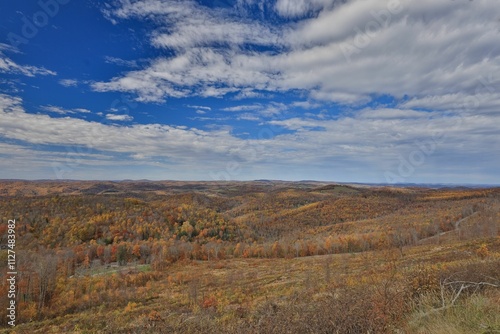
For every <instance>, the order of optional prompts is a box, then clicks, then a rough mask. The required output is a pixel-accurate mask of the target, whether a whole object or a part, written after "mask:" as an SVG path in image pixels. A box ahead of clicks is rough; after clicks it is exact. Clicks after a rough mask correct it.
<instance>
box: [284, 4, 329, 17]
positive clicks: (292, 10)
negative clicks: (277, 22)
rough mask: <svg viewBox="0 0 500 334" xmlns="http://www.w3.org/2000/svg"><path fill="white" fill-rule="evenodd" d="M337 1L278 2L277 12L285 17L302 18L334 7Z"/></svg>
mask: <svg viewBox="0 0 500 334" xmlns="http://www.w3.org/2000/svg"><path fill="white" fill-rule="evenodd" d="M334 4H335V0H277V1H276V4H275V10H276V11H277V12H278V14H279V15H281V16H284V17H291V18H295V17H302V16H307V15H309V14H311V13H312V12H316V11H319V10H321V9H323V8H325V7H332V6H333V5H334Z"/></svg>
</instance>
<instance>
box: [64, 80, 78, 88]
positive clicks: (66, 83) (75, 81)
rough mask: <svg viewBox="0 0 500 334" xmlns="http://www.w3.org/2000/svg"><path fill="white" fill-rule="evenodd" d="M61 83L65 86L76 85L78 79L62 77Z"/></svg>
mask: <svg viewBox="0 0 500 334" xmlns="http://www.w3.org/2000/svg"><path fill="white" fill-rule="evenodd" d="M59 84H60V85H61V86H64V87H76V86H78V80H76V79H61V80H59Z"/></svg>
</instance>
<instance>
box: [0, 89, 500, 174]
mask: <svg viewBox="0 0 500 334" xmlns="http://www.w3.org/2000/svg"><path fill="white" fill-rule="evenodd" d="M276 107H277V108H279V107H280V105H277V106H276ZM125 116H126V115H125ZM239 116H241V118H240V119H241V120H252V121H254V120H256V118H255V114H245V113H243V114H241V115H239ZM499 123H500V114H495V113H486V114H482V115H473V114H465V115H462V114H460V113H446V114H443V113H440V112H437V111H435V112H424V111H416V110H411V109H391V108H382V109H363V110H360V111H352V112H350V113H348V114H345V115H342V116H340V117H337V118H335V119H316V118H304V117H294V118H285V119H281V120H272V121H267V122H263V123H262V125H261V127H260V132H259V133H258V134H257V139H247V140H242V139H240V138H238V137H236V136H234V135H232V134H231V133H232V129H231V128H228V127H223V128H221V127H218V128H217V127H214V128H213V129H212V130H211V131H204V130H200V129H195V128H188V127H175V126H168V125H159V124H145V125H139V124H136V125H131V126H123V125H110V124H101V123H96V122H89V121H86V120H82V119H78V118H73V117H63V118H61V117H59V118H52V117H50V116H48V115H41V114H30V113H26V112H25V111H24V109H23V107H22V100H21V99H19V98H17V97H12V96H6V95H0V134H1V136H2V138H5V139H8V140H14V141H18V142H19V143H22V144H19V145H21V146H20V147H12V146H8V145H7V144H5V143H3V145H0V153H4V154H8V155H9V156H12V159H13V160H15V161H19V162H22V164H23V166H28V165H30V163H29V161H32V165H34V166H44V165H45V166H46V165H49V166H50V163H49V162H50V161H51V159H52V160H53V161H57V162H61V163H63V164H66V165H67V164H68V163H67V162H65V160H67V158H64V157H61V156H57V154H58V153H57V152H51V153H44V152H42V151H43V150H37V151H38V152H39V154H38V155H26V154H27V152H28V150H31V148H30V145H38V146H39V147H45V146H46V145H50V146H54V145H55V146H62V147H67V149H63V151H68V150H69V151H70V152H77V153H78V157H79V158H78V160H79V161H80V160H81V162H79V163H78V164H77V165H79V166H92V165H93V166H94V168H97V167H99V166H103V168H104V166H108V167H109V169H108V173H109V174H107V175H108V176H107V177H108V178H113V179H115V178H116V174H113V173H112V172H111V171H112V170H116V168H112V166H115V167H116V166H129V167H130V166H143V167H142V168H146V167H144V166H153V165H154V166H157V164H156V163H157V162H160V165H161V168H163V169H164V170H176V171H177V172H174V173H176V174H175V175H176V177H177V178H184V179H186V178H201V179H203V178H204V179H211V178H212V177H214V178H217V175H219V174H220V173H221V172H223V171H225V170H226V167H227V164H228V163H229V162H233V163H237V164H238V165H239V166H240V167H241V174H234V175H230V177H231V178H232V179H242V178H251V177H252V176H259V175H266V177H267V176H270V177H272V176H274V177H277V178H293V177H294V175H295V177H299V176H298V175H304V173H306V172H305V171H307V173H310V174H307V175H308V177H311V178H319V179H321V178H323V179H325V178H328V179H332V178H335V177H337V175H338V177H340V176H342V175H343V180H346V178H347V179H349V177H352V179H358V180H359V178H357V177H356V175H354V174H352V176H350V175H351V173H353V171H356V172H357V173H359V172H360V168H361V169H363V170H365V171H364V174H363V175H365V176H366V177H370V178H371V180H378V181H380V182H385V179H384V177H383V175H384V172H386V171H392V170H394V168H397V166H398V163H399V159H400V157H406V158H407V157H408V156H409V154H411V153H412V152H416V151H418V150H421V147H422V145H423V146H426V145H427V147H430V148H431V149H432V150H431V151H432V152H431V153H429V154H428V155H426V156H425V158H426V160H425V163H423V164H422V165H419V166H418V168H416V170H415V173H414V175H412V176H411V178H410V180H414V179H417V180H418V178H419V177H423V175H427V174H428V173H431V172H433V173H434V175H438V176H436V177H439V173H437V174H436V166H439V169H440V170H442V169H454V174H456V175H459V176H458V177H460V175H463V176H464V177H466V176H467V175H470V176H468V177H469V178H468V180H469V181H470V180H472V178H474V179H473V180H479V179H481V178H482V179H488V178H489V179H490V182H493V180H495V179H494V178H495V177H496V178H498V176H495V175H496V174H495V173H496V171H497V166H498V164H499V163H500V156H499V155H498V154H497V153H496V151H495V150H492V148H495V147H500V137H499V136H498V126H497V124H499ZM284 129H286V130H287V131H286V133H285V132H284ZM75 133H77V134H78V135H76V136H75ZM6 145H7V146H8V147H7V146H6ZM75 147H77V148H78V149H77V150H76V149H74V148H75ZM16 150H17V153H16ZM50 154H53V155H52V156H51V155H50ZM104 154H105V155H107V156H110V157H112V159H111V160H106V159H104V160H103V159H101V158H100V157H99V155H104ZM131 158H135V160H132V159H131ZM16 159H17V160H16ZM30 159H31V160H30ZM478 159H480V160H481V164H480V165H478V161H479V160H478ZM70 160H71V159H70ZM96 166H97V167H96ZM193 166H194V167H193ZM195 166H203V167H199V169H197V170H195V171H194V170H193V168H197V167H195ZM282 166H287V169H286V171H284V172H282V173H281V174H280V173H277V171H282V170H283V168H282ZM320 166H322V167H320ZM353 166H354V167H353ZM479 166H480V167H479ZM71 168H72V170H77V169H78V167H77V166H74V167H71ZM124 168H125V167H124ZM147 168H149V167H147ZM155 168H156V167H155ZM356 168H357V169H356ZM477 168H480V169H477ZM471 170H475V171H476V172H474V173H471V172H470V171H471ZM212 172H213V173H212ZM211 173H212V174H211ZM218 173H219V174H218ZM9 175H10V174H9ZM26 175H29V174H26ZM75 175H80V174H75ZM136 175H137V174H136ZM221 175H222V174H221ZM224 175H225V174H224ZM46 177H47V176H46ZM75 177H76V176H75ZM456 177H457V176H455V182H457V179H456ZM164 178H168V177H166V176H164ZM427 180H428V178H427ZM435 181H437V180H435ZM441 181H443V180H441ZM463 182H465V180H464V181H463Z"/></svg>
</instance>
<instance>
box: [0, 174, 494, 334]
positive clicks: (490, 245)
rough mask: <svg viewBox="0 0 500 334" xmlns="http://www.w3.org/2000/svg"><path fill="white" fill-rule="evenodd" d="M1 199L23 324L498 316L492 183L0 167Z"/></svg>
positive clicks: (309, 328)
mask: <svg viewBox="0 0 500 334" xmlns="http://www.w3.org/2000/svg"><path fill="white" fill-rule="evenodd" d="M0 211H1V212H2V216H1V217H2V218H1V219H2V220H1V222H0V243H1V244H2V245H8V235H9V229H8V221H9V220H13V219H15V221H16V227H15V234H16V250H15V251H16V261H17V262H16V266H17V271H18V273H19V274H18V276H17V283H16V284H17V291H16V292H17V307H18V308H17V311H18V313H17V324H18V326H17V327H16V331H17V332H19V333H24V332H30V333H33V332H35V333H37V332H46V331H47V329H48V328H51V331H52V332H61V333H67V332H76V333H79V332H82V333H84V332H96V333H130V332H133V333H139V332H157V333H164V332H168V333H224V332H227V333H246V332H255V331H257V332H262V333H285V332H288V333H307V332H310V333H317V332H322V331H323V330H324V331H326V332H336V331H337V332H343V333H348V332H350V333H366V332H372V333H393V332H397V331H399V332H401V331H402V332H405V333H430V332H433V333H439V332H453V333H487V332H488V331H489V332H491V333H494V332H495V331H498V330H500V317H499V316H498V315H499V314H500V309H499V308H498V305H499V303H498V301H499V299H498V298H499V297H500V295H499V292H498V290H499V289H498V287H499V286H500V276H499V275H500V239H499V237H498V236H499V232H498V231H499V229H498V228H499V227H500V189H498V188H491V189H487V188H485V189H482V188H478V189H455V188H454V189H426V188H390V187H380V186H374V187H367V186H363V187H358V186H352V185H339V184H328V183H317V182H309V181H304V182H300V183H293V182H282V181H267V180H265V181H263V180H261V181H254V182H174V181H162V182H150V181H123V182H110V181H106V182H101V181H62V182H57V181H36V182H28V181H6V182H0ZM2 248H5V247H2ZM0 255H1V258H2V260H1V261H0V272H1V273H2V285H0V289H1V291H0V293H1V294H4V295H7V292H8V289H9V286H8V284H7V281H6V279H5V275H6V273H7V272H8V270H7V262H8V261H7V258H8V249H2V250H1V252H0ZM7 302H8V301H7V299H2V300H1V301H0V308H2V309H6V307H7V304H6V303H7ZM325 310H328V311H325ZM118 319H120V320H118ZM7 320H8V319H7V318H5V317H3V318H1V320H0V323H1V324H2V325H5V326H8V325H7Z"/></svg>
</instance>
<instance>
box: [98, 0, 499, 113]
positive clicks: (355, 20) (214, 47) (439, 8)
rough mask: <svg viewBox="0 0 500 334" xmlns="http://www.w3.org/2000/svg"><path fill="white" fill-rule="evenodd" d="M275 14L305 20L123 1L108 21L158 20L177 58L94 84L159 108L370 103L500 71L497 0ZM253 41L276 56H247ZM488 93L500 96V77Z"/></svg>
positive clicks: (374, 0)
mask: <svg viewBox="0 0 500 334" xmlns="http://www.w3.org/2000/svg"><path fill="white" fill-rule="evenodd" d="M245 3H246V4H248V5H258V3H259V2H255V1H250V2H248V1H247V2H245ZM239 5H241V3H239ZM235 8H238V6H237V7H235ZM275 10H276V11H277V12H278V13H280V15H284V16H286V17H296V18H297V17H305V18H303V19H301V20H299V21H298V22H295V21H294V23H290V24H286V25H284V26H272V25H271V23H270V22H271V21H263V20H255V19H252V18H251V17H250V16H245V12H244V11H242V12H241V13H239V14H238V13H237V12H235V11H231V10H227V9H224V10H217V9H210V8H208V7H201V6H199V5H197V4H196V3H195V2H193V1H173V0H164V1H153V0H149V1H144V2H134V3H129V2H121V5H120V6H119V7H118V8H117V9H115V10H113V11H109V12H108V16H109V17H114V18H116V19H123V18H137V19H145V18H151V17H153V18H155V20H156V21H155V22H157V24H158V25H159V26H160V28H159V29H158V30H156V31H155V33H154V34H153V38H152V41H151V43H152V44H153V45H155V46H156V47H160V48H169V49H172V48H173V49H174V50H176V52H175V55H174V56H172V57H168V58H158V59H156V60H155V61H153V62H152V63H151V64H150V65H148V66H146V67H145V68H144V69H142V70H139V71H132V72H129V73H126V74H125V75H123V76H120V77H116V78H112V79H111V80H110V81H109V82H98V83H94V85H93V87H94V89H96V90H98V91H124V92H130V93H134V94H137V96H138V99H139V100H141V101H155V102H161V101H164V99H165V98H168V97H186V96H216V97H221V96H224V95H225V94H228V93H236V97H237V98H246V97H252V95H253V96H258V94H262V93H265V92H267V93H274V92H277V93H280V92H285V91H296V90H299V91H300V90H302V91H305V92H306V93H308V94H309V97H310V98H312V99H317V100H323V101H333V102H337V103H341V104H347V105H363V104H365V103H367V102H369V101H370V100H372V99H373V98H374V97H377V96H381V95H390V96H393V97H395V98H397V99H401V98H403V97H405V96H409V97H411V98H415V99H429V98H431V97H432V96H434V97H436V98H438V99H439V98H440V97H442V96H451V95H453V94H464V95H474V91H475V90H477V87H478V85H479V83H478V82H479V80H480V78H481V77H487V76H488V75H490V74H491V73H500V48H499V47H497V44H498V43H497V40H498V31H499V21H498V10H497V4H496V2H495V1H494V0H478V1H474V2H471V1H449V0H436V1H430V0H422V1H418V2H415V1H407V0H399V1H397V0H396V1H385V0H366V1H361V0H353V1H348V2H345V3H342V2H335V3H334V2H333V1H326V0H325V1H322V0H309V1H306V0H298V1H294V2H292V1H290V0H282V1H281V0H280V1H278V2H276V5H275ZM311 11H313V12H315V13H316V14H315V15H312V16H311V15H310V13H309V14H307V13H308V12H311ZM192 13H196V15H192ZM238 15H240V16H239V17H238ZM166 22H168V24H167V23H166ZM204 31H209V32H210V36H206V33H205V32H204ZM228 31H231V32H233V31H234V34H231V36H228ZM249 43H250V44H261V45H266V46H270V47H272V50H273V51H271V52H269V51H255V49H254V51H250V49H248V48H246V47H245V45H246V44H249ZM490 88H491V89H493V90H495V93H494V95H496V92H498V91H500V89H499V88H500V79H499V78H498V77H495V78H494V80H493V81H492V83H491V86H490ZM490 98H493V99H495V100H496V98H495V96H493V95H492V96H490ZM415 101H416V100H415ZM422 101H424V100H422ZM484 103H486V104H487V103H488V101H484Z"/></svg>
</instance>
